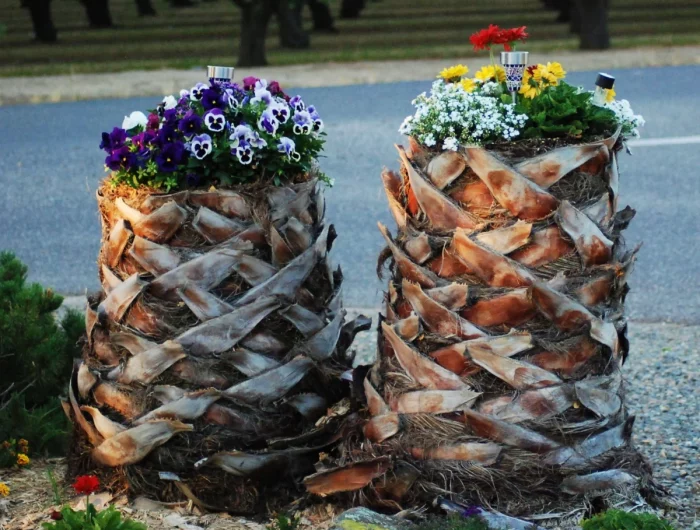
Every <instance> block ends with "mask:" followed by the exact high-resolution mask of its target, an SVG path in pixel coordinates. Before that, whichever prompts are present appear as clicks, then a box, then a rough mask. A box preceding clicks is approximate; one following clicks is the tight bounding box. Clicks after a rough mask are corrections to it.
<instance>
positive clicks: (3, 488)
mask: <svg viewBox="0 0 700 530" xmlns="http://www.w3.org/2000/svg"><path fill="white" fill-rule="evenodd" d="M9 494H10V487H9V486H8V485H7V484H5V483H4V482H0V497H7V496H8V495H9Z"/></svg>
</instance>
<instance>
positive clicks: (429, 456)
mask: <svg viewBox="0 0 700 530" xmlns="http://www.w3.org/2000/svg"><path fill="white" fill-rule="evenodd" d="M500 454H501V446H500V445H498V444H494V443H461V444H456V445H441V446H440V447H436V448H434V449H422V448H419V447H413V448H411V455H413V457H414V458H417V459H419V460H464V461H469V462H477V463H479V464H481V465H482V466H492V465H493V464H495V463H496V462H497V461H498V457H499V455H500Z"/></svg>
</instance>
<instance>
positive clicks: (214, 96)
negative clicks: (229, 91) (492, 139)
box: [202, 88, 228, 110]
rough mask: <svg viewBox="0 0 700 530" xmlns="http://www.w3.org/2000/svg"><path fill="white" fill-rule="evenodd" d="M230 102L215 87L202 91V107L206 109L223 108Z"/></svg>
mask: <svg viewBox="0 0 700 530" xmlns="http://www.w3.org/2000/svg"><path fill="white" fill-rule="evenodd" d="M226 105H228V103H227V102H226V101H225V100H224V97H223V95H222V94H221V92H219V91H218V90H217V89H215V88H207V89H206V90H205V91H204V92H202V107H204V110H211V109H223V108H224V107H225V106H226Z"/></svg>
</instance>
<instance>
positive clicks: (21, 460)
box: [17, 453, 31, 466]
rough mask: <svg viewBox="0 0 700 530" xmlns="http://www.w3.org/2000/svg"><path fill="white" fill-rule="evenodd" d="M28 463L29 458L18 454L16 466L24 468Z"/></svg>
mask: <svg viewBox="0 0 700 530" xmlns="http://www.w3.org/2000/svg"><path fill="white" fill-rule="evenodd" d="M29 462H31V460H29V457H28V456H27V455H25V454H24V453H20V454H18V455H17V465H18V466H26V465H27V464H29Z"/></svg>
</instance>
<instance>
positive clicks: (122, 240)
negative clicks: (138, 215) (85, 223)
mask: <svg viewBox="0 0 700 530" xmlns="http://www.w3.org/2000/svg"><path fill="white" fill-rule="evenodd" d="M131 235H132V234H131V230H129V229H128V228H126V223H125V222H124V219H119V221H117V222H116V223H115V224H114V226H113V227H112V229H111V230H110V231H109V236H107V241H106V242H105V244H104V247H103V249H104V250H103V252H104V259H105V261H106V262H107V265H109V266H110V267H116V266H117V265H118V264H119V261H121V259H122V253H123V252H124V249H125V248H126V244H127V243H128V242H129V238H130V237H131Z"/></svg>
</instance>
